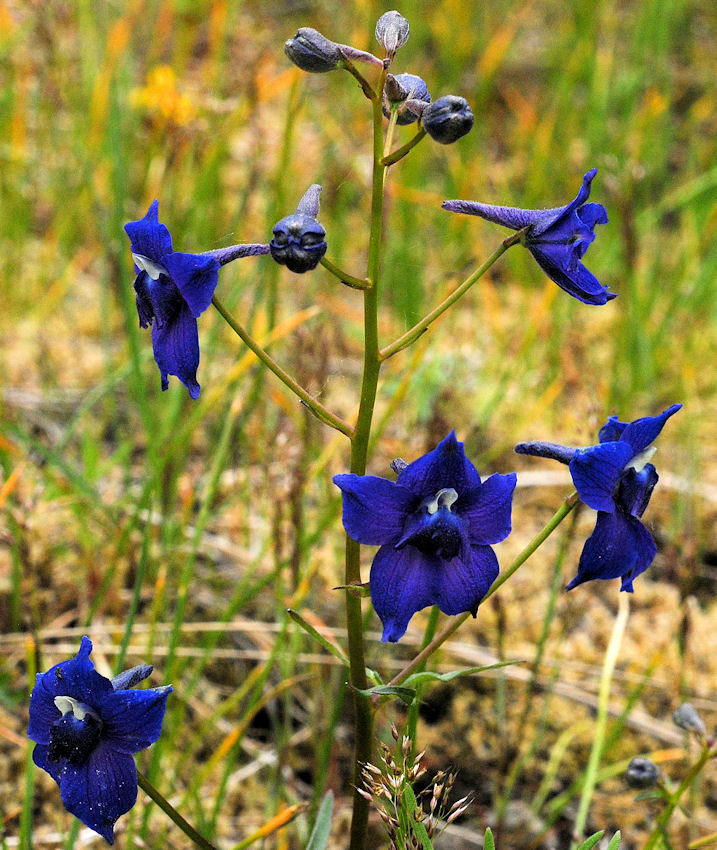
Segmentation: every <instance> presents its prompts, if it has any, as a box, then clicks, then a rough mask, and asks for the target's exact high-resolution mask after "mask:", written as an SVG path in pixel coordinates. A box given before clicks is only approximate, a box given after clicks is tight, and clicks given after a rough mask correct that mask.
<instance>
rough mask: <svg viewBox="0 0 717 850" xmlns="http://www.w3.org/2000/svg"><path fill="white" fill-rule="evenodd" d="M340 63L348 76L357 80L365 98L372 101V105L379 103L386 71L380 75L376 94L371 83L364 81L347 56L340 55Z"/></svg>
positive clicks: (364, 78)
mask: <svg viewBox="0 0 717 850" xmlns="http://www.w3.org/2000/svg"><path fill="white" fill-rule="evenodd" d="M341 62H342V63H343V66H344V68H346V70H347V71H348V72H349V74H351V75H352V76H353V77H355V78H356V79H357V80H358V82H359V85H360V86H361V88H362V89H363V93H364V94H365V95H366V97H367V98H368V99H369V100H371V101H373V102H374V103H376V101H378V102H379V103H380V102H381V98H382V97H383V83H384V81H385V79H386V71H385V70H384V71H383V72H382V74H381V80H380V87H379V93H378V94H377V93H376V92H375V91H374V90H373V87H372V85H371V83H369V81H368V80H367V79H366V77H364V75H363V74H362V73H361V72H360V71H359V69H358V68H357V67H356V66H355V65H354V63H353V62H352V61H351V60H350V59H349V58H348V56H346V55H345V54H343V53H342V55H341Z"/></svg>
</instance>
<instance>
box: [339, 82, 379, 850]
mask: <svg viewBox="0 0 717 850" xmlns="http://www.w3.org/2000/svg"><path fill="white" fill-rule="evenodd" d="M385 82H386V70H385V68H384V70H383V71H382V72H381V76H380V78H379V82H378V89H377V96H376V98H375V99H374V100H373V104H372V105H373V171H372V189H371V231H370V235H369V249H368V265H367V274H366V277H367V278H368V280H369V281H371V284H372V286H371V288H370V289H366V290H365V291H364V362H363V376H362V379H361V399H360V402H359V411H358V417H357V419H356V427H355V428H354V431H353V435H352V436H351V472H353V473H355V474H356V475H364V474H365V472H366V459H367V457H368V445H369V438H370V436H371V423H372V420H373V411H374V406H375V403H376V390H377V388H378V377H379V372H380V369H381V360H380V358H379V344H378V304H379V292H380V286H379V275H380V269H381V237H382V232H383V198H384V183H385V180H386V169H385V168H384V167H383V166H382V165H381V157H382V155H383V112H382V108H381V101H382V99H383V87H384V83H385ZM344 583H345V584H347V585H349V584H361V547H360V546H359V544H358V543H356V541H354V540H352V539H351V538H350V537H348V535H347V537H346V571H345V582H344ZM346 629H347V637H348V655H349V662H350V665H349V679H350V682H351V684H352V685H353V688H354V715H355V718H354V736H355V738H354V770H353V785H354V789H355V790H354V797H353V814H352V818H351V837H350V842H349V850H365V847H366V840H367V833H368V813H369V803H368V801H367V800H365V799H364V798H363V797H362V796H361V795H360V794H359V793H358V789H359V788H361V785H362V780H361V771H362V769H363V765H364V764H366V763H367V762H369V761H370V760H371V755H372V752H373V710H372V707H371V704H370V701H369V699H368V698H367V697H366V696H365V695H364V694H361V693H358V691H361V690H366V688H367V686H368V681H367V676H366V660H365V654H364V635H363V622H362V616H361V599H360V598H359V597H357V596H355V595H354V594H353V593H350V592H349V591H348V590H347V591H346Z"/></svg>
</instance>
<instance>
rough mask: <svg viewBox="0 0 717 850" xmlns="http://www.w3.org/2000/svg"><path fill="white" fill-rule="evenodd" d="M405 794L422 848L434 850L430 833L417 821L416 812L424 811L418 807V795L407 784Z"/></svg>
mask: <svg viewBox="0 0 717 850" xmlns="http://www.w3.org/2000/svg"><path fill="white" fill-rule="evenodd" d="M404 793H405V795H406V803H407V807H408V815H409V817H410V819H411V821H412V824H411V825H412V826H413V831H414V833H415V835H416V838H418V840H419V841H420V842H421V847H422V848H423V850H433V844H432V843H431V839H430V838H429V837H428V833H427V832H426V827H425V826H424V825H423V824H422V823H421V821H419V820H416V819H415V817H414V816H413V815H414V812H417V813H418V812H421V811H422V810H421V809H419V807H418V802H417V801H416V795H415V794H414V793H413V788H411V786H410V785H409V784H408V783H406V784H405V785H404Z"/></svg>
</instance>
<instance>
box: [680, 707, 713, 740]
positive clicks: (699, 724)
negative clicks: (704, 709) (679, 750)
mask: <svg viewBox="0 0 717 850" xmlns="http://www.w3.org/2000/svg"><path fill="white" fill-rule="evenodd" d="M672 722H673V723H674V724H675V725H677V726H679V727H680V729H685V730H687V731H688V732H694V733H695V734H696V735H699V736H700V737H704V736H705V735H706V734H707V730H706V729H705V724H704V722H703V720H702V718H701V717H700V716H699V714H698V713H697V709H696V708H695V707H694V705H692V703H690V702H683V703H682V705H681V706H680V707H679V708H678V709H676V710H675V711H674V712H673V713H672Z"/></svg>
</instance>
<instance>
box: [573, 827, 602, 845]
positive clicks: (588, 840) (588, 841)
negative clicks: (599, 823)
mask: <svg viewBox="0 0 717 850" xmlns="http://www.w3.org/2000/svg"><path fill="white" fill-rule="evenodd" d="M603 835H605V830H604V829H602V830H600V832H596V833H595V835H591V836H590V838H586V839H585V841H583V843H582V844H581V845H580V846H579V847H578V850H591V848H592V847H594V846H595V845H596V844H597V843H598V841H600V839H601V838H602V837H603Z"/></svg>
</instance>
